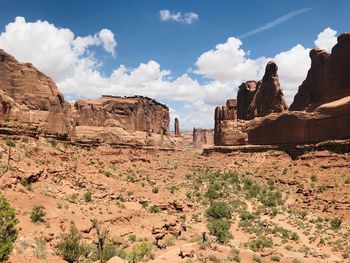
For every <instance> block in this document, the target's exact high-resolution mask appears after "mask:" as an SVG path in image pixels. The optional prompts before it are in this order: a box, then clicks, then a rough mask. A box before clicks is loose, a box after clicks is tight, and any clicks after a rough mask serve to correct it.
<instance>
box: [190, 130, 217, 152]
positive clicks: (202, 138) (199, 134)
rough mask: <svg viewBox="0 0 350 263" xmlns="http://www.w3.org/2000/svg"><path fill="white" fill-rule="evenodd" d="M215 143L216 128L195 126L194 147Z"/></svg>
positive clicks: (198, 147)
mask: <svg viewBox="0 0 350 263" xmlns="http://www.w3.org/2000/svg"><path fill="white" fill-rule="evenodd" d="M211 145H214V129H200V128H193V148H196V149H200V148H203V147H204V146H211Z"/></svg>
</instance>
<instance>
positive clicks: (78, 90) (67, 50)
mask: <svg viewBox="0 0 350 263" xmlns="http://www.w3.org/2000/svg"><path fill="white" fill-rule="evenodd" d="M334 32H335V31H334V30H331V29H326V30H325V31H323V32H322V33H320V34H319V36H318V38H317V40H316V41H315V44H317V45H320V46H323V47H324V46H325V44H324V43H328V45H331V44H329V41H328V42H327V41H325V40H326V39H328V40H329V39H332V38H333V37H335V33H334ZM116 44H117V43H116V41H115V36H114V34H113V32H111V31H110V30H108V29H102V30H101V31H99V32H97V33H94V34H91V35H88V36H75V35H74V33H73V32H72V31H71V30H70V29H67V28H58V27H56V26H55V25H53V24H50V23H48V22H47V21H40V20H38V21H36V22H26V21H25V19H24V18H22V17H17V18H16V20H15V21H14V22H12V23H9V24H8V25H7V26H6V27H5V31H4V32H2V33H1V34H0V48H3V49H5V51H7V52H9V53H11V54H12V55H14V56H15V57H16V58H17V59H18V60H20V61H22V62H32V63H33V64H34V65H35V66H36V67H38V68H39V69H40V70H42V71H43V72H44V73H46V74H48V75H49V76H51V77H53V79H54V80H55V81H56V82H57V85H58V87H59V89H60V90H61V91H62V92H63V94H64V95H65V97H66V98H67V99H68V100H75V99H77V98H94V97H98V96H100V95H102V94H110V95H120V96H130V95H144V96H149V97H152V98H155V99H157V100H160V101H167V102H170V104H171V105H170V106H171V112H170V113H171V116H172V117H174V116H176V117H180V121H181V127H182V128H185V129H191V128H192V127H194V126H196V127H212V126H213V114H214V108H215V106H216V105H222V104H224V103H225V101H226V99H228V98H235V97H236V92H237V88H238V85H239V84H240V83H241V82H244V81H247V80H251V79H255V80H259V79H261V78H262V76H263V74H264V69H265V65H266V62H267V61H269V60H275V61H276V62H277V64H278V66H279V76H280V80H281V84H282V87H283V88H284V92H285V95H286V97H287V99H288V101H289V102H291V100H292V98H293V96H294V94H295V93H296V91H297V88H298V86H299V85H300V84H301V82H302V81H303V80H304V79H305V77H306V73H307V70H308V69H309V67H310V60H309V56H308V54H309V51H310V49H309V48H306V47H303V46H302V45H300V44H298V45H295V46H293V47H291V48H290V49H288V50H286V51H284V52H281V53H279V54H276V55H275V56H273V57H258V58H251V57H250V55H249V51H247V50H245V49H244V48H243V43H242V41H241V40H239V39H238V38H235V37H230V38H228V39H227V41H226V42H224V43H221V44H218V45H216V46H215V47H214V48H213V49H212V50H208V51H207V52H204V53H203V54H201V55H200V56H199V57H198V59H197V61H196V62H195V66H196V68H195V70H192V71H190V72H187V73H185V74H183V75H180V76H178V77H174V76H173V75H172V73H171V71H170V70H167V69H162V68H161V65H159V63H158V62H156V61H154V60H150V61H148V62H145V63H140V64H139V65H138V66H137V67H136V68H129V67H127V66H125V65H121V66H119V67H118V68H116V69H115V70H113V72H112V73H111V74H110V75H108V76H106V75H104V74H102V73H101V71H100V65H101V64H102V62H101V61H99V60H98V59H97V58H96V57H95V54H94V52H92V51H90V48H91V47H101V48H103V49H104V50H105V51H106V52H108V53H109V54H110V55H115V52H116ZM193 73H194V74H195V75H193ZM197 77H198V79H196V78H197Z"/></svg>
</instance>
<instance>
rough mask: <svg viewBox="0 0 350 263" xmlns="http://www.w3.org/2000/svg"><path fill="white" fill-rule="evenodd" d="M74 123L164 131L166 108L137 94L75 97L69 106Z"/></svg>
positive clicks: (166, 131) (168, 119) (129, 129)
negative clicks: (75, 99)
mask: <svg viewBox="0 0 350 263" xmlns="http://www.w3.org/2000/svg"><path fill="white" fill-rule="evenodd" d="M73 116H74V120H75V125H76V126H101V127H120V128H124V129H126V130H128V131H143V132H150V133H159V134H167V133H168V130H169V121H170V117H169V109H168V107H167V106H166V105H163V104H161V103H159V102H156V101H155V100H153V99H150V98H147V97H141V96H134V97H117V96H102V97H101V98H99V99H87V100H77V101H76V102H75V103H74V107H73Z"/></svg>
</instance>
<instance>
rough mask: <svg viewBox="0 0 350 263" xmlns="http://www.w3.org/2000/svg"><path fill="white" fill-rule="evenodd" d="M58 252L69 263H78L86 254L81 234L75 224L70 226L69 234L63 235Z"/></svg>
mask: <svg viewBox="0 0 350 263" xmlns="http://www.w3.org/2000/svg"><path fill="white" fill-rule="evenodd" d="M57 252H58V255H60V256H61V257H63V259H64V260H66V261H68V262H69V263H74V262H78V260H79V258H80V257H81V256H82V255H83V254H84V252H85V245H84V243H83V242H82V241H81V234H80V233H79V231H78V229H77V227H76V226H75V224H74V223H73V222H71V224H70V228H69V232H68V233H62V234H61V240H60V242H59V244H58V248H57Z"/></svg>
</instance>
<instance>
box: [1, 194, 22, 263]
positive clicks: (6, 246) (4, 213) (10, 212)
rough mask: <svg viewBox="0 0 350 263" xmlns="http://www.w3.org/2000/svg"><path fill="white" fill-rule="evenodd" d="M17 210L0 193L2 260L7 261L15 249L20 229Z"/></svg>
mask: <svg viewBox="0 0 350 263" xmlns="http://www.w3.org/2000/svg"><path fill="white" fill-rule="evenodd" d="M18 222H19V221H18V219H17V218H16V213H15V210H14V209H13V208H12V207H11V206H10V203H9V202H8V201H7V200H6V199H5V197H4V196H2V195H1V194H0V262H5V261H7V259H8V256H9V254H10V253H11V251H12V250H13V243H14V242H15V240H16V238H17V235H18V230H17V229H16V224H18Z"/></svg>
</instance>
